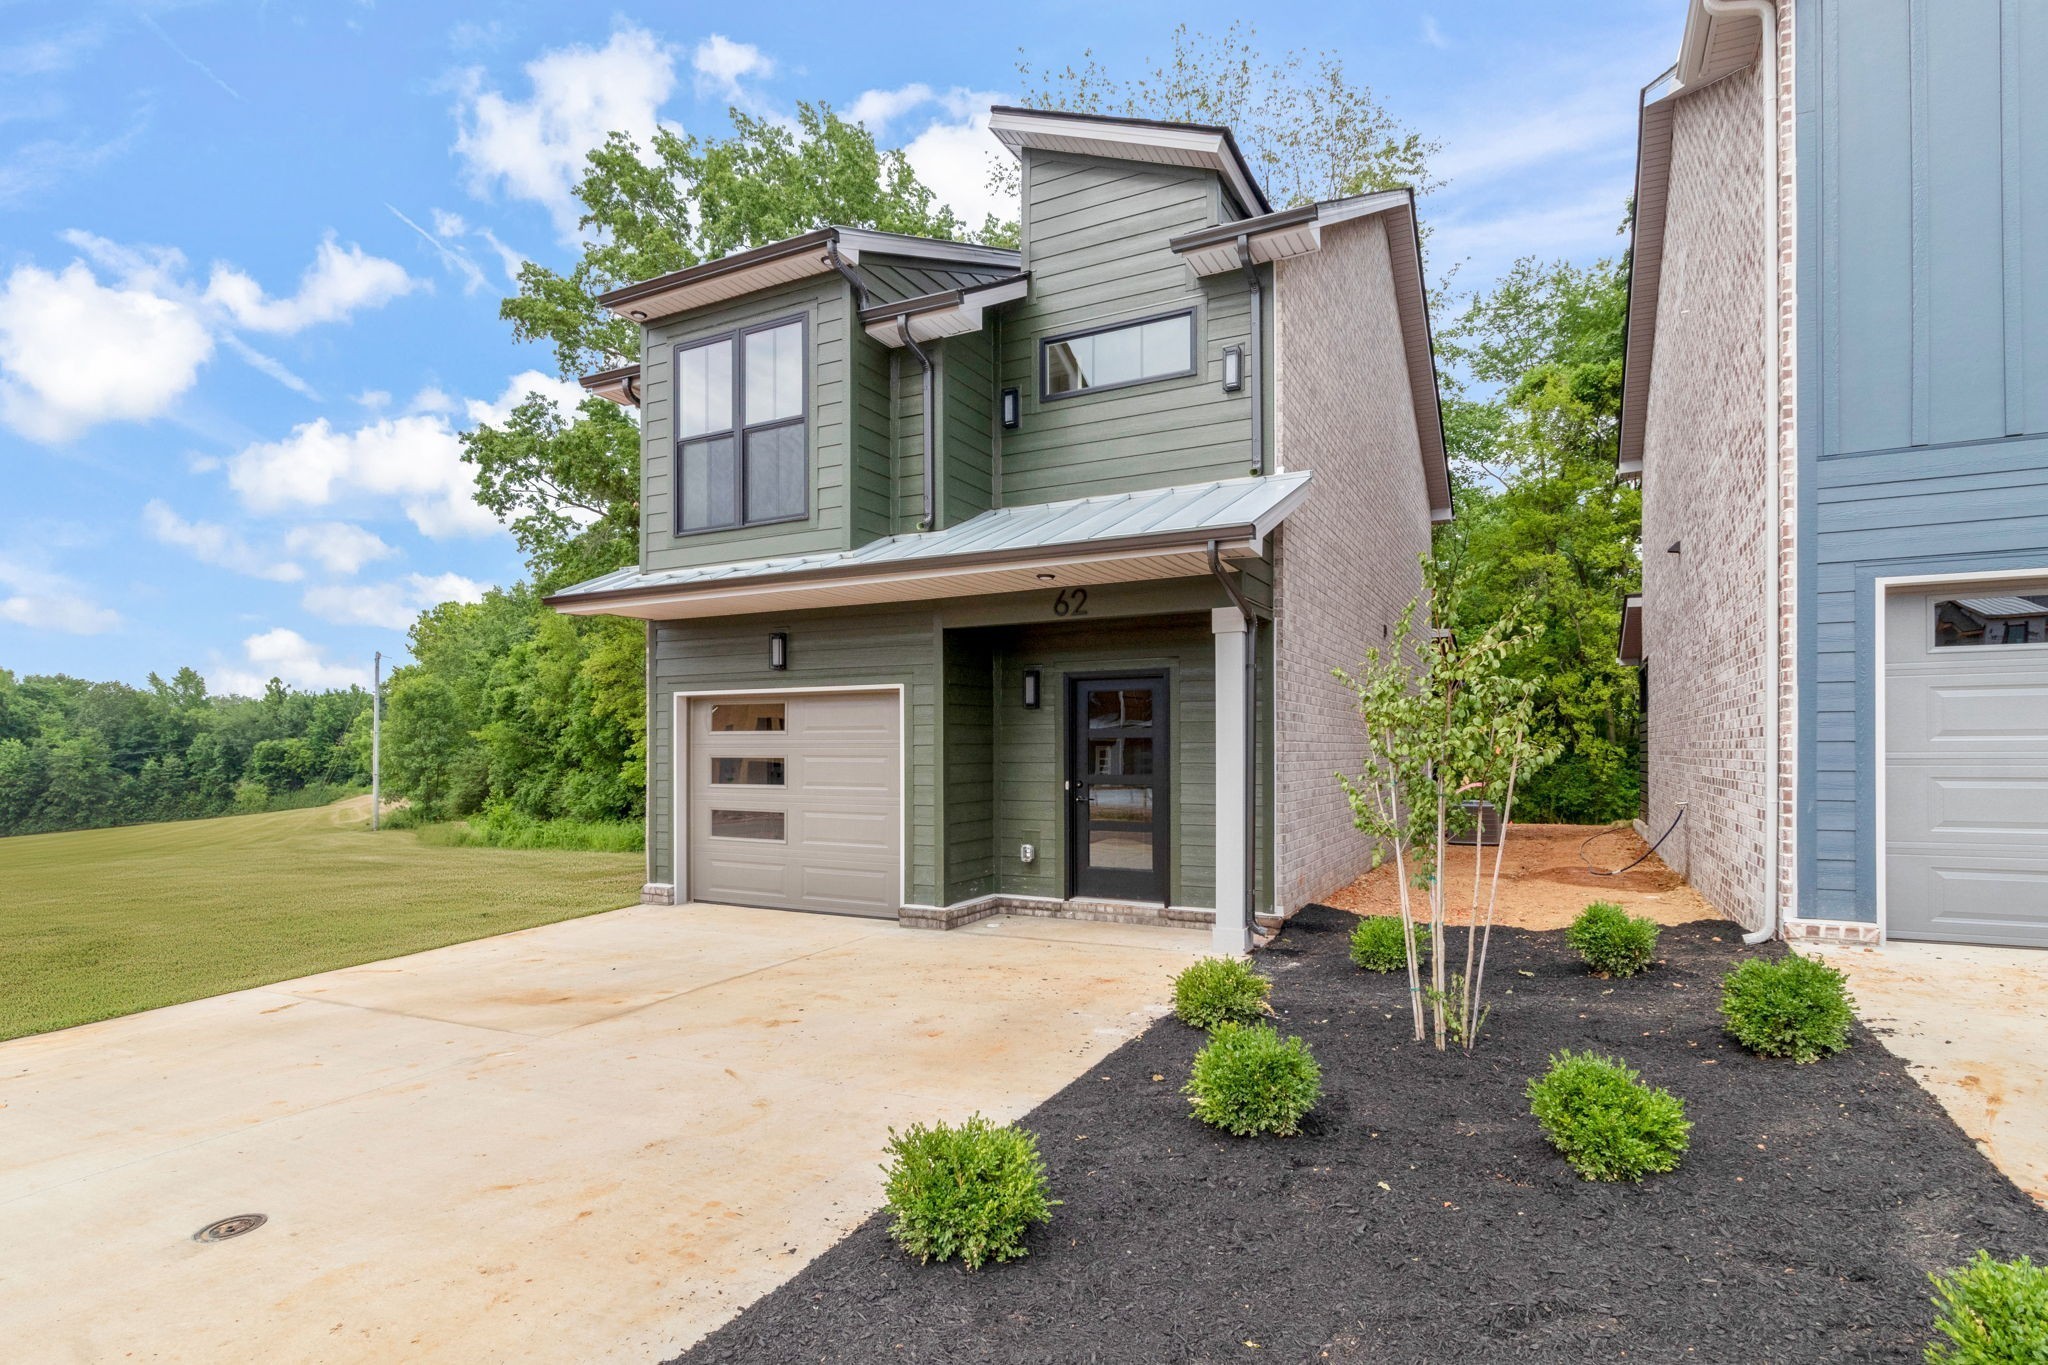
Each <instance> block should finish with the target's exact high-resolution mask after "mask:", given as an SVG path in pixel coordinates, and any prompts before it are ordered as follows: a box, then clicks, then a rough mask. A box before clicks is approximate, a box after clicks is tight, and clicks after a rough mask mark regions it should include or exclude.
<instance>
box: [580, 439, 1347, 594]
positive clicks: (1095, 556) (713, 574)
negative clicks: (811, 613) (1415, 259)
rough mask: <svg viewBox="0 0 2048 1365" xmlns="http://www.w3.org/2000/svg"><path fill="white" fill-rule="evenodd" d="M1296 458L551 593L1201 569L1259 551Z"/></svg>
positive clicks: (811, 590) (1281, 513) (962, 583)
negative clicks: (1176, 483)
mask: <svg viewBox="0 0 2048 1365" xmlns="http://www.w3.org/2000/svg"><path fill="white" fill-rule="evenodd" d="M1313 477H1314V476H1313V474H1311V473H1310V471H1308V470H1305V469H1303V470H1295V471H1293V472H1291V473H1286V474H1266V475H1259V476H1254V477H1251V478H1243V479H1221V480H1217V481H1215V482H1212V483H1201V484H1185V485H1182V486H1180V487H1176V488H1148V489H1143V490H1141V491H1138V492H1134V493H1114V494H1109V495H1107V496H1103V497H1093V498H1075V499H1071V500H1069V501H1066V502H1052V503H1034V504H1030V505H1027V506H1022V507H999V508H995V509H992V510H990V511H987V512H982V513H980V514H979V515H977V516H973V517H969V518H968V519H967V520H966V521H963V522H961V523H960V524H959V525H957V526H949V527H947V528H946V529H944V530H941V531H920V532H913V533H905V534H902V535H894V536H884V537H882V538H881V539H879V540H871V541H869V542H868V543H867V544H865V545H862V546H860V547H858V548H856V549H852V550H833V551H827V552H824V553H821V554H809V555H789V556H785V557H782V558H778V559H758V560H751V561H747V562H743V563H737V564H704V565H698V566H696V567H694V568H687V569H668V570H662V571H658V572H652V573H649V572H643V571H642V570H640V569H637V568H626V569H616V570H614V571H612V572H611V573H608V574H605V575H603V576H601V577H598V578H593V579H591V580H589V581H588V582H584V583H578V584H576V585H575V586H574V587H571V588H565V589H563V590H562V591H561V592H558V593H555V594H554V595H553V596H551V597H549V598H547V599H546V602H547V605H549V606H551V607H553V608H555V609H556V610H557V611H563V612H569V613H571V614H575V615H585V616H595V615H605V616H641V617H646V618H648V619H650V620H680V619H685V618H697V617H707V616H734V615H740V614H742V613H746V612H757V611H772V610H796V609H799V608H802V607H823V606H853V605H858V604H862V603H871V602H904V601H923V600H931V599H934V598H940V597H955V596H963V595H969V594H982V593H998V592H1019V591H1027V590H1030V589H1035V588H1043V587H1045V586H1046V584H1047V583H1048V582H1051V583H1055V584H1057V585H1060V586H1071V585H1074V584H1086V583H1117V582H1133V581H1138V580H1142V579H1155V578H1182V577H1196V576H1200V575H1204V574H1207V573H1208V572H1209V564H1208V548H1209V546H1210V544H1211V543H1212V542H1213V543H1214V544H1215V545H1216V547H1217V552H1218V556H1219V559H1221V560H1236V559H1243V558H1247V557H1249V556H1255V555H1258V554H1260V553H1261V552H1262V549H1263V544H1264V541H1265V538H1266V536H1267V535H1268V534H1269V533H1271V531H1272V530H1273V528H1274V527H1275V526H1278V525H1279V524H1280V523H1281V521H1282V520H1284V519H1285V518H1286V517H1287V515H1288V514H1289V513H1290V512H1292V511H1293V510H1294V509H1295V507H1297V506H1298V505H1299V504H1300V503H1301V500H1302V499H1303V498H1304V497H1305V496H1307V494H1308V488H1309V483H1310V480H1311V479H1312V478H1313Z"/></svg>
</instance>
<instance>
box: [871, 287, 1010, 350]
mask: <svg viewBox="0 0 2048 1365" xmlns="http://www.w3.org/2000/svg"><path fill="white" fill-rule="evenodd" d="M1030 289H1031V276H1030V275H1029V274H1028V273H1020V274H1016V275H1012V276H1010V277H1009V278H1007V279H1001V280H990V281H989V282H988V283H987V284H978V285H973V286H970V287H968V288H965V289H948V290H944V291H942V292H940V293H937V294H922V295H919V296H918V297H917V298H912V299H899V300H898V301H896V302H895V303H878V304H876V305H875V306H874V307H872V308H863V309H862V310H861V314H860V322H861V326H862V327H864V328H866V329H867V334H868V335H869V336H871V337H873V338H874V339H875V340H876V341H879V342H881V343H882V344H883V345H885V346H901V345H902V344H903V332H904V329H905V328H906V327H907V328H908V329H909V331H910V337H911V340H913V341H916V342H918V343H920V344H922V343H924V342H927V341H938V340H940V339H941V338H943V337H950V336H960V335H962V334H964V333H968V332H979V331H980V330H981V327H982V319H983V315H984V314H985V313H986V312H987V311H988V310H989V309H990V308H994V307H996V306H997V305H998V304H1004V303H1011V302H1014V301H1015V300H1017V299H1021V298H1023V297H1024V296H1025V294H1027V293H1029V292H1030Z"/></svg>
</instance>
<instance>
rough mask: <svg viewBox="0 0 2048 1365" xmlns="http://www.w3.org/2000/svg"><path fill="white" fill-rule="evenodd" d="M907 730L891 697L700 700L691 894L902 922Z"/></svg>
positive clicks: (693, 733)
mask: <svg viewBox="0 0 2048 1365" xmlns="http://www.w3.org/2000/svg"><path fill="white" fill-rule="evenodd" d="M898 724H899V719H898V706H897V697H896V694H895V693H893V692H831V693H817V694H810V695H782V696H774V695H768V696H734V697H715V698H698V699H694V700H692V701H691V702H690V714H689V745H688V748H687V751H686V753H685V755H684V761H685V763H686V764H687V765H688V775H687V778H686V779H685V782H686V787H685V802H686V808H687V813H686V816H685V819H686V821H687V824H688V828H689V835H688V839H689V848H688V860H689V867H688V875H689V887H690V897H691V899H693V900H699V901H715V902H719V903H722V904H726V905H762V906H769V907H773V908H776V909H787V910H828V911H833V912H836V913H839V914H852V915H888V916H893V915H895V914H896V911H897V908H898V907H899V905H900V904H901V886H902V871H901V858H900V854H899V850H900V848H901V841H902V837H903V835H902V831H903V817H902V757H901V749H900V746H899V744H898V741H897V733H898V732H897V727H898Z"/></svg>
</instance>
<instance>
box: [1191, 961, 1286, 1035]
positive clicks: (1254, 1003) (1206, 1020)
mask: <svg viewBox="0 0 2048 1365" xmlns="http://www.w3.org/2000/svg"><path fill="white" fill-rule="evenodd" d="M1272 990H1273V983H1272V982H1270V981H1268V980H1267V979H1266V978H1265V977H1263V976H1260V975H1259V974H1258V973H1257V972H1255V971H1253V970H1252V965H1251V964H1250V963H1249V962H1246V961H1245V960H1244V959H1243V958H1239V957H1205V958H1203V959H1202V960H1201V961H1200V962H1197V963H1195V964H1193V965H1192V966H1190V967H1188V968H1187V969H1186V970H1185V971H1183V972H1182V973H1181V974H1180V975H1179V976H1177V977H1175V978H1174V979H1173V1013H1174V1017H1175V1018H1177V1019H1179V1020H1180V1021H1181V1022H1182V1023H1183V1024H1192V1025H1194V1026H1195V1027H1196V1028H1215V1027H1216V1026H1217V1025H1218V1024H1251V1023H1256V1022H1258V1021H1259V1020H1260V1019H1262V1018H1264V1017H1265V1014H1266V997H1267V996H1268V995H1270V994H1271V993H1272Z"/></svg>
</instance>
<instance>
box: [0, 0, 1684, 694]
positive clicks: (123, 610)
mask: <svg viewBox="0 0 2048 1365" xmlns="http://www.w3.org/2000/svg"><path fill="white" fill-rule="evenodd" d="M1681 11H1682V7H1681V5H1680V4H1679V3H1678V0H1587V2H1586V3H1580V4H1573V5H1561V4H1529V3H1527V0H1464V2H1463V3H1442V4H1437V5H1433V6H1432V5H1416V4H1411V3H1385V2H1378V0H1376V2H1375V3H1353V4H1347V5H1330V4H1328V3H1327V2H1326V0H1325V2H1323V3H1310V4H1289V3H1273V4H1268V5H1265V6H1262V7H1261V8H1260V9H1259V11H1258V14H1259V18H1258V30H1259V38H1260V40H1261V42H1262V43H1263V44H1264V46H1265V47H1266V48H1267V49H1268V50H1270V51H1279V50H1282V49H1287V48H1296V47H1301V48H1309V49H1314V50H1329V51H1332V52H1334V53H1335V54H1337V55H1338V56H1340V57H1341V58H1342V59H1343V60H1344V61H1345V63H1346V66H1347V68H1348V70H1349V71H1350V73H1351V74H1352V76H1353V77H1354V78H1355V79H1360V80H1363V81H1366V82H1368V83H1370V84H1371V85H1372V86H1373V87H1374V88H1375V90H1376V91H1377V92H1378V93H1379V95H1380V96H1381V98H1382V99H1383V101H1384V102H1385V104H1386V105H1387V106H1388V108H1389V109H1390V110H1391V111H1392V112H1393V113H1395V114H1396V115H1397V116H1398V117H1400V118H1402V119H1404V120H1406V121H1407V122H1408V123H1409V124H1410V125H1412V126H1413V127H1415V128H1416V129H1417V130H1419V131H1421V132H1423V133H1424V134H1426V135H1428V136H1430V137H1433V138H1436V139H1438V140H1440V141H1441V142H1442V143H1443V144H1444V150H1443V152H1442V154H1441V156H1440V157H1439V159H1438V161H1437V170H1438V171H1439V173H1440V174H1441V175H1442V176H1444V177H1445V178H1447V179H1448V181H1449V184H1448V185H1447V186H1446V187H1445V188H1443V189H1441V190H1439V191H1438V192H1436V193H1435V194H1433V195H1431V196H1430V197H1429V198H1428V199H1426V200H1425V201H1424V205H1423V213H1424V217H1425V220H1426V221H1427V222H1428V223H1429V224H1430V225H1431V227H1432V229H1433V237H1432V257H1433V266H1434V268H1436V269H1437V270H1439V271H1440V270H1441V269H1442V267H1443V266H1445V265H1447V264H1449V263H1451V262H1457V263H1458V265H1459V269H1458V273H1457V277H1456V278H1457V282H1458V283H1459V284H1460V285H1461V286H1463V287H1471V286H1473V285H1476V284H1483V283H1484V282H1485V281H1486V280H1488V279H1490V278H1492V277H1493V276H1495V275H1496V274H1497V273H1498V272H1499V271H1500V270H1502V269H1503V268H1505V266H1506V265H1508V264H1509V263H1510V262H1511V261H1512V260H1513V259H1514V258H1515V257H1516V256H1518V255H1522V254H1525V253H1533V254H1536V255H1540V256H1544V257H1557V256H1564V257H1569V258H1572V259H1575V260H1589V259H1592V258H1593V257H1596V256H1599V255H1603V254H1608V253H1612V252H1613V251H1615V250H1617V249H1618V247H1619V240H1618V239H1617V238H1616V236H1615V235H1614V229H1615V226H1616V223H1617V222H1618V220H1619V217H1620V214H1621V211H1622V206H1623V201H1624V199H1625V197H1626V195H1627V193H1628V189H1629V180H1630V168H1631V160H1632V154H1633V136H1634V118H1633V115H1634V107H1635V92H1636V90H1637V89H1638V87H1640V86H1641V85H1642V84H1643V83H1644V82H1645V81H1647V80H1648V79H1650V78H1651V77H1652V76H1654V75H1655V74H1656V73H1657V72H1658V71H1659V70H1661V69H1662V68H1663V66H1664V65H1666V64H1668V62H1669V60H1670V57H1671V55H1672V54H1673V53H1674V52H1675V50H1676V45H1677V38H1678V27H1679V23H1680V18H1681ZM1237 12H1238V11H1236V10H1234V9H1233V8H1232V7H1226V6H1209V5H1199V4H1198V5H1194V6H1192V7H1190V6H1188V5H1180V6H1176V7H1174V8H1173V9H1171V10H1167V9H1164V8H1161V9H1158V10H1147V9H1144V8H1141V7H1137V6H1107V5H1102V4H1099V3H1091V4H1074V3H1066V2H1065V0H1041V2H1040V3H1039V4H1037V5H1034V6H1029V7H1024V8H1020V9H1017V10H1010V11H999V10H998V9H997V8H996V7H994V6H972V5H968V6H963V5H958V4H953V5H944V6H903V5H898V6H891V7H889V9H888V13H889V14H890V16H891V21H890V22H888V23H886V24H882V23H877V24H866V23H862V22H860V21H859V20H858V18H857V17H856V14H857V12H856V11H850V10H848V9H847V8H846V7H844V6H830V7H827V6H822V5H821V6H817V7H815V8H809V9H807V8H806V7H805V6H802V5H794V4H790V3H784V4H781V5H776V6H754V7H747V6H740V7H733V6H695V5H688V4H684V5H674V4H671V5H662V6H640V7H637V8H636V7H632V6H627V7H624V8H618V9H614V10H610V11H605V10H602V9H599V8H597V7H593V6H587V5H544V4H519V3H498V4H492V5H488V6H461V5H452V4H437V3H431V2H430V0H409V2H408V3H402V4H401V3H393V2H392V0H382V2H381V3H378V2H376V0H327V2H326V3H311V2H310V0H302V2H298V3H295V2H294V0H270V2H269V3H182V4H179V3H162V4H157V3H146V4H106V5H97V4H91V3H85V4H67V5H64V6H55V5H50V4H46V3H41V2H40V0H0V475H4V478H0V667H5V668H10V669H12V670H14V671H15V672H16V673H17V674H21V673H48V672H68V673H73V674H78V675H82V676H87V677H92V678H118V679H122V680H126V681H131V682H140V681H141V680H142V678H143V677H144V676H145V675H147V674H148V673H149V672H150V671H152V670H156V671H159V672H162V673H165V674H168V673H169V672H170V671H172V670H173V669H175V668H177V667H179V666H180V665H183V664H191V665H193V666H194V667H196V668H198V669H200V670H201V671H202V672H204V673H205V674H206V675H207V676H208V678H209V680H210V681H211V682H212V683H213V685H214V686H215V688H216V690H237V691H248V690H252V689H256V688H260V687H261V685H262V682H263V680H264V679H265V678H267V677H269V676H271V675H272V674H277V675H279V676H282V677H284V678H285V679H286V680H287V681H289V682H291V683H294V684H295V685H299V686H310V687H320V686H328V685H340V684H346V683H348V682H356V681H365V680H366V679H367V677H368V671H369V660H370V655H371V652H372V651H373V650H377V649H382V650H384V651H385V652H386V653H387V655H389V654H400V655H402V653H403V650H404V647H405V636H404V627H405V625H406V623H407V622H409V620H410V619H411V617H412V615H413V614H414V612H415V611H416V610H417V609H418V607H419V606H421V605H423V604H426V603H430V602H433V601H439V600H443V599H445V598H448V597H451V596H473V595H474V594H476V593H477V592H479V591H481V589H482V588H483V587H484V586H486V585H489V584H496V583H509V582H511V581H512V580H513V579H515V578H516V577H518V575H519V572H520V559H519V556H518V554H517V551H516V549H515V547H514V546H513V544H512V541H511V539H510V537H509V536H507V535H506V534H504V532H503V531H502V529H500V528H497V527H496V526H495V525H494V524H493V523H492V522H491V520H490V518H489V517H488V515H487V514H484V513H482V512H481V510H480V509H478V508H476V507H475V505H474V504H473V503H472V502H471V501H470V500H469V498H468V496H467V491H466V490H467V479H466V475H465V473H464V469H463V466H461V465H460V463H459V462H458V461H457V460H456V458H455V456H456V452H457V450H458V449H459V447H458V445H457V442H456V434H457V433H459V432H460V431H461V430H463V429H465V428H466V427H468V426H470V425H473V424H474V423H475V422H477V421H480V420H490V418H491V417H492V415H493V414H494V413H498V412H502V411H503V410H504V409H505V408H506V407H507V406H508V405H509V403H510V402H511V401H513V400H516V399H517V398H518V397H519V396H521V395H522V394H523V393H524V392H525V391H526V390H527V389H528V388H530V387H537V388H541V389H543V390H544V391H554V390H560V391H564V392H566V390H561V386H560V381H559V380H558V378H557V377H556V376H554V375H553V374H552V373H551V362H550V359H549V357H548V356H547V354H545V353H544V352H543V351H542V350H541V349H540V348H538V347H521V346H518V345H516V344H514V342H513V341H512V339H511V336H510V334H509V331H508V330H507V328H506V327H505V325H504V324H503V323H502V322H500V321H499V320H498V317H497V308H498V302H499V300H500V298H501V297H502V296H503V295H504V294H505V293H506V292H507V291H508V288H509V275H508V272H509V271H510V270H512V269H515V268H516V266H517V263H518V262H519V261H520V260H521V259H523V258H531V259H534V260H539V261H542V262H544V263H547V264H550V265H554V266H558V267H559V266H565V265H566V264H567V263H569V262H570V261H572V260H573V259H574V256H575V247H574V210H573V207H572V206H571V204H570V201H569V197H568V187H569V185H570V183H571V181H572V179H573V177H574V174H575V169H576V167H577V166H578V165H579V163H580V160H581V156H582V153H583V151H584V150H585V149H586V148H587V147H588V146H589V145H591V144H592V143H594V142H595V141H596V140H597V139H598V138H599V137H600V136H601V135H602V133H603V131H604V130H605V129H607V128H611V127H628V128H634V129H642V130H644V129H646V128H648V127H651V126H652V125H653V124H654V123H655V122H656V121H657V120H659V121H661V122H665V123H672V124H676V125H679V126H681V127H682V128H684V129H686V130H689V131H692V132H698V133H704V134H717V133H719V132H721V131H722V130H723V129H724V128H725V127H726V126H727V124H726V114H725V111H726V109H727V108H728V107H729V106H730V105H733V104H738V105H740V106H741V107H743V108H747V109H749V110H754V111H759V112H763V113H769V114H775V113H782V112H786V111H788V110H789V109H790V108H791V107H792V105H793V104H794V102H795V101H796V100H798V99H813V100H819V99H821V100H826V101H829V102H831V103H832V104H834V105H835V106H836V107H838V108H839V109H841V110H842V111H859V112H862V113H865V114H867V115H868V116H869V119H870V123H871V126H874V125H877V124H878V125H879V127H877V131H878V133H879V134H880V135H881V136H882V137H883V139H884V140H885V141H886V142H890V143H894V144H897V145H903V146H906V147H908V148H909V149H910V152H911V156H912V160H913V162H914V164H916V165H917V167H918V169H919V171H920V173H921V174H923V175H924V177H925V178H926V180H927V181H928V182H929V183H931V184H932V185H933V186H934V187H935V188H937V189H938V190H939V191H940V193H941V195H942V196H943V197H945V198H947V199H949V200H950V201H952V202H953V203H954V204H955V205H956V207H958V208H960V209H961V210H962V211H963V216H965V217H966V218H968V219H969V220H970V221H979V219H980V216H981V212H982V210H983V209H984V208H987V207H995V205H993V204H992V203H991V202H990V201H989V200H988V198H987V193H988V192H987V189H986V187H985V179H986V159H987V156H988V154H989V152H990V150H991V149H992V147H993V143H992V142H990V140H989V139H988V138H987V136H986V134H985V133H984V132H982V130H981V128H980V119H981V118H982V117H983V116H984V114H985V110H986V108H987V106H988V104H989V103H990V102H991V100H992V99H999V98H1001V97H1003V96H1005V95H1006V94H1009V93H1012V92H1014V90H1015V89H1016V87H1017V84H1018V81H1017V76H1016V71H1015V63H1016V61H1017V59H1018V49H1019V48H1020V47H1021V48H1023V49H1024V53H1025V56H1026V57H1027V58H1028V59H1029V60H1030V61H1031V62H1032V64H1033V65H1034V66H1036V67H1040V68H1046V67H1058V66H1060V65H1063V64H1065V63H1066V62H1068V61H1073V60H1078V59H1079V58H1080V56H1081V54H1082V50H1083V49H1084V48H1093V49H1094V51H1095V54H1096V56H1097V57H1098V58H1099V59H1101V60H1102V61H1104V62H1105V63H1107V64H1109V65H1111V66H1113V67H1116V68H1119V69H1122V70H1127V71H1136V70H1138V69H1140V66H1141V63H1142V59H1143V58H1145V57H1146V56H1148V55H1154V54H1158V53H1160V52H1161V51H1163V50H1164V48H1165V37H1166V34H1167V33H1168V32H1169V31H1170V29H1171V27H1172V25H1173V23H1174V22H1175V21H1176V19H1179V18H1185V19H1186V20H1187V21H1188V22H1190V23H1191V24H1192V25H1193V26H1194V27H1196V28H1209V29H1220V28H1222V27H1223V26H1224V25H1225V24H1227V23H1228V22H1229V21H1230V20H1231V19H1232V18H1233V17H1234V16H1235V14H1236V13H1237ZM1022 16H1028V17H1029V22H1028V23H1022V24H1020V23H1019V22H1018V18H1019V17H1022ZM920 34H922V35H924V36H919V35H920ZM551 386H552V387H551Z"/></svg>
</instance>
